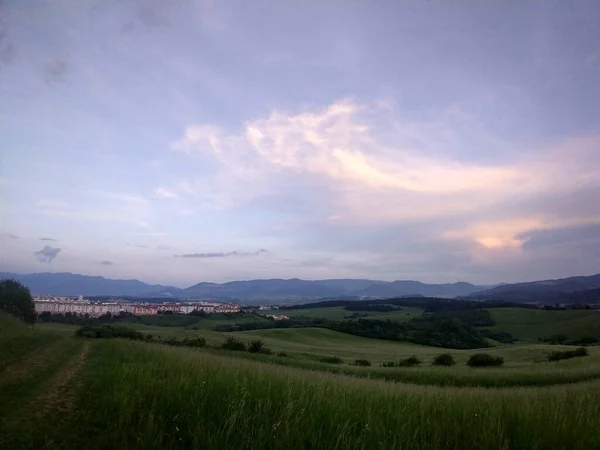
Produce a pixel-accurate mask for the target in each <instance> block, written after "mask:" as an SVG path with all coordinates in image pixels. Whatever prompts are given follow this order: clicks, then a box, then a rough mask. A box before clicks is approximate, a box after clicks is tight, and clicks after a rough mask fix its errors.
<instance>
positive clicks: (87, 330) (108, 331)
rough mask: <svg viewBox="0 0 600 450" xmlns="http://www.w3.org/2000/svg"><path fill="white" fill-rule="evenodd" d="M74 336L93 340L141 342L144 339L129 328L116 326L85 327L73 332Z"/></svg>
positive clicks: (137, 332)
mask: <svg viewBox="0 0 600 450" xmlns="http://www.w3.org/2000/svg"><path fill="white" fill-rule="evenodd" d="M75 335H76V336H79V337H87V338H94V339H112V338H123V339H132V340H134V341H143V340H145V339H146V336H144V334H143V333H140V332H139V331H135V330H132V329H131V328H127V327H121V326H116V325H102V326H92V325H85V326H83V327H81V328H79V329H78V330H77V331H76V332H75Z"/></svg>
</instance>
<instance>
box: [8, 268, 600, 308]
mask: <svg viewBox="0 0 600 450" xmlns="http://www.w3.org/2000/svg"><path fill="white" fill-rule="evenodd" d="M0 278H12V279H15V280H18V281H20V282H21V283H23V284H24V285H26V286H27V287H29V289H30V290H31V292H32V293H34V294H40V295H43V294H48V295H68V296H74V295H84V296H102V295H108V296H111V295H114V296H131V297H157V298H160V297H162V298H165V299H168V298H180V299H190V298H213V299H223V300H243V301H249V300H265V301H267V300H270V301H275V300H295V301H300V300H314V299H320V298H327V297H341V296H346V297H384V298H385V297H399V296H411V295H414V296H421V295H422V296H428V297H466V296H471V297H476V298H482V299H509V300H513V301H531V299H532V298H536V299H537V298H539V296H548V298H552V299H555V298H557V295H559V294H561V293H568V292H580V291H587V290H590V291H591V290H594V289H598V288H600V274H598V275H592V276H587V277H570V278H563V279H558V280H545V281H535V282H529V283H516V284H503V285H497V286H494V287H491V286H477V285H473V284H470V283H466V282H457V283H446V284H426V283H421V282H419V281H411V280H397V281H392V282H387V281H377V280H368V279H328V280H301V279H297V278H294V279H267V280H248V281H230V282H227V283H208V282H201V283H198V284H195V285H193V286H190V287H187V288H184V289H181V288H177V287H174V286H163V285H152V284H147V283H144V282H142V281H139V280H113V279H107V278H104V277H98V276H88V275H78V274H73V273H35V274H16V273H8V272H0ZM536 301H537V300H536Z"/></svg>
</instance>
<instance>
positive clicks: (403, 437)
mask: <svg viewBox="0 0 600 450" xmlns="http://www.w3.org/2000/svg"><path fill="white" fill-rule="evenodd" d="M5 319H6V318H5V317H1V316H0V329H2V330H3V331H6V330H8V329H9V328H10V330H9V331H8V332H5V333H4V334H3V339H5V340H6V338H7V337H8V338H9V339H12V341H11V342H15V341H14V339H21V338H26V337H27V336H28V334H27V333H29V332H34V333H38V334H40V335H47V336H48V335H53V341H52V342H51V343H50V344H48V345H44V343H43V341H42V340H38V341H37V342H36V344H35V345H34V346H29V347H23V348H26V349H28V350H27V352H26V353H25V354H24V355H23V356H22V357H21V358H20V359H13V360H12V361H11V362H9V363H7V364H6V365H5V367H4V370H0V391H1V392H3V395H2V396H1V397H0V412H2V414H0V417H4V418H5V419H7V418H9V419H10V420H2V421H0V448H11V449H20V448H36V447H37V448H48V449H58V448H87V449H92V450H94V449H112V448H119V449H175V448H189V449H228V448H245V449H263V448H267V449H280V448H282V449H283V448H285V449H331V448H340V449H381V448H383V449H392V448H393V449H430V448H443V449H465V450H470V449H481V448H486V449H508V448H538V449H550V450H551V449H594V448H600V433H598V429H600V380H594V381H587V382H581V380H583V379H585V378H586V377H588V378H589V377H591V378H594V377H598V376H600V370H599V366H600V364H599V362H600V347H589V348H588V350H589V352H590V355H589V356H587V357H585V358H575V359H571V360H564V361H558V362H554V363H550V362H544V358H545V355H546V354H547V353H549V352H550V351H551V350H557V349H559V350H560V349H561V348H562V347H561V346H549V345H521V346H505V347H499V348H494V349H489V350H486V351H489V353H490V354H495V355H502V356H503V357H505V359H506V361H507V362H506V367H501V368H478V369H473V368H469V367H466V366H465V365H464V363H465V362H466V360H467V359H468V357H469V355H470V354H472V353H474V351H453V352H451V353H452V355H453V356H454V357H455V359H456V361H457V365H456V366H453V367H436V366H431V361H432V359H433V356H436V355H438V354H441V353H444V352H445V351H443V350H442V349H437V348H431V347H423V346H418V345H411V344H403V343H396V342H383V341H378V340H371V339H364V338H359V337H355V336H349V335H345V334H341V333H336V332H333V331H330V330H323V329H285V330H259V331H252V332H242V333H229V334H228V335H232V336H235V337H236V338H238V339H240V340H242V341H244V342H249V341H250V340H254V339H261V340H263V341H264V342H265V344H267V345H268V346H269V347H271V346H272V348H273V350H274V351H275V352H280V351H286V353H288V354H289V356H288V357H286V358H284V357H277V356H267V355H261V354H250V353H247V352H246V353H241V352H226V351H220V350H190V349H182V348H173V347H168V346H163V345H159V344H148V343H142V342H131V341H123V340H116V339H115V340H89V341H88V340H83V339H76V338H74V337H73V336H72V330H73V327H71V328H64V327H57V326H56V324H43V326H42V327H41V330H40V329H38V327H39V326H36V327H35V328H34V330H31V329H29V328H27V327H24V326H20V325H19V324H18V323H12V322H11V323H10V324H9V326H7V327H3V325H4V323H7V322H6V320H5ZM48 325H52V326H48ZM168 328H169V329H170V328H173V327H168ZM179 332H181V333H188V332H190V331H187V330H179ZM202 333H203V334H204V333H207V334H208V335H210V336H213V335H214V338H215V342H218V343H222V342H223V341H224V336H225V335H224V334H221V333H214V332H209V331H204V332H202ZM10 336H12V338H11V337H10ZM217 337H218V340H217ZM1 342H2V340H1V339H0V343H1ZM83 347H85V348H89V352H87V353H86V354H85V357H83V356H82V355H83V353H82V348H83ZM0 348H1V347H0ZM4 351H5V352H6V348H5V350H4ZM304 353H307V354H308V355H310V356H311V357H307V356H303V354H304ZM337 353H340V355H341V356H339V357H341V359H342V360H343V363H342V364H328V363H319V362H318V361H315V360H314V359H313V357H314V358H316V357H318V356H319V355H320V357H321V358H323V357H326V356H330V357H333V356H337V355H336V354H337ZM366 353H370V354H372V355H375V356H376V357H377V358H383V357H386V358H387V359H396V360H399V359H401V358H403V357H404V358H405V357H409V356H411V355H413V354H414V355H417V356H418V357H419V358H420V359H423V364H422V365H421V366H420V367H409V368H389V369H388V368H381V367H379V365H378V364H375V362H374V361H373V358H372V357H371V358H369V357H367V358H365V359H369V360H371V361H372V362H373V366H372V367H357V366H353V365H350V364H351V363H352V362H353V361H355V359H359V358H358V357H354V356H351V355H357V354H366ZM392 354H394V355H397V356H395V357H389V355H392ZM3 355H4V354H2V353H0V356H3ZM75 356H77V357H79V358H82V359H81V366H80V368H79V371H78V372H74V369H73V368H74V367H75V366H74V365H73V360H74V357H75ZM75 359H77V358H75ZM15 373H16V374H17V376H15ZM65 374H67V375H65ZM68 374H70V375H68ZM65 376H69V377H70V378H68V379H69V382H68V383H62V384H61V380H64V379H65ZM369 378H370V379H369ZM384 380H394V381H402V382H401V383H390V382H388V381H384ZM567 381H570V382H573V383H572V384H565V385H553V386H545V387H540V385H541V384H555V383H557V382H558V383H560V382H567ZM574 381H579V382H574ZM408 382H410V383H412V384H407V383H408ZM431 384H439V385H442V386H445V387H438V386H431ZM524 384H525V385H527V384H530V385H532V386H536V387H507V386H515V385H524ZM461 385H462V386H465V385H474V386H475V387H459V386H461ZM482 386H496V388H494V389H484V388H483V387H482ZM61 398H62V399H63V400H64V401H62V402H60V399H61ZM40 399H42V400H40ZM44 402H45V403H49V404H46V405H45V407H40V405H42V406H44ZM54 403H56V404H57V405H58V404H60V405H62V406H61V407H52V406H53V405H54ZM31 430H35V433H32V432H31Z"/></svg>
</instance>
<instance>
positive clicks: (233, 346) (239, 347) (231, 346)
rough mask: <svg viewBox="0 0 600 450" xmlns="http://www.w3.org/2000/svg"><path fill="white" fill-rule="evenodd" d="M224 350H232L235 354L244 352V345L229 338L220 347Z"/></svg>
mask: <svg viewBox="0 0 600 450" xmlns="http://www.w3.org/2000/svg"><path fill="white" fill-rule="evenodd" d="M221 348H222V349H224V350H233V351H236V352H244V351H246V344H244V343H243V342H242V341H238V340H237V339H236V338H234V337H231V336H229V337H228V338H227V340H226V341H225V342H224V343H223V345H221Z"/></svg>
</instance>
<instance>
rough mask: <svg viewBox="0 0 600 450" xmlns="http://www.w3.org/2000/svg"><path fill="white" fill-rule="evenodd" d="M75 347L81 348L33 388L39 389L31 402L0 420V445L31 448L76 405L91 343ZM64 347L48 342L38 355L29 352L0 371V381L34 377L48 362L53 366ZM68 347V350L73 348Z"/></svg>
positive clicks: (45, 368)
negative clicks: (4, 419) (12, 364)
mask: <svg viewBox="0 0 600 450" xmlns="http://www.w3.org/2000/svg"><path fill="white" fill-rule="evenodd" d="M77 347H80V351H79V352H78V353H77V354H76V355H74V356H73V357H71V358H70V359H67V360H66V362H63V363H62V364H60V363H59V366H58V367H56V368H55V369H54V370H52V371H51V373H52V375H50V376H49V378H48V379H47V380H46V382H45V383H43V385H41V386H40V389H39V391H38V389H36V391H38V392H37V394H34V397H33V398H32V399H31V400H30V401H26V402H24V404H23V405H22V407H16V408H15V409H14V410H13V411H12V412H11V414H10V415H9V416H8V417H7V419H8V420H7V421H5V422H4V423H2V422H1V421H0V448H30V447H31V446H32V445H33V444H32V443H33V442H37V440H39V439H41V441H40V443H42V442H43V440H44V439H45V437H44V436H46V434H47V433H49V432H50V431H51V430H52V429H54V428H56V427H60V426H61V423H62V421H63V420H64V418H66V417H68V413H69V412H70V411H71V410H72V409H73V407H74V406H75V401H76V399H77V392H78V390H79V387H80V385H81V381H80V377H79V375H80V374H81V371H82V369H83V366H84V364H85V362H86V358H87V355H88V352H89V349H90V343H89V342H84V343H83V345H80V344H79V343H77ZM65 350H67V347H64V346H60V345H51V346H50V347H49V348H46V349H44V350H43V351H42V352H40V353H39V354H38V355H32V356H31V357H28V358H27V359H25V360H23V361H21V362H20V363H17V364H15V365H14V366H13V367H11V368H10V370H6V371H5V372H4V373H3V374H2V381H5V383H4V384H5V386H10V383H14V382H18V381H24V380H26V379H27V378H31V377H34V376H35V375H36V373H35V371H36V370H40V371H44V370H48V364H51V365H52V361H53V360H56V355H57V353H56V352H60V351H63V352H64V351H65ZM68 350H69V353H70V352H71V351H72V350H73V347H69V348H68ZM56 363H58V361H55V362H54V364H56ZM6 382H8V384H7V383H6ZM31 430H37V433H35V434H31Z"/></svg>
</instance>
